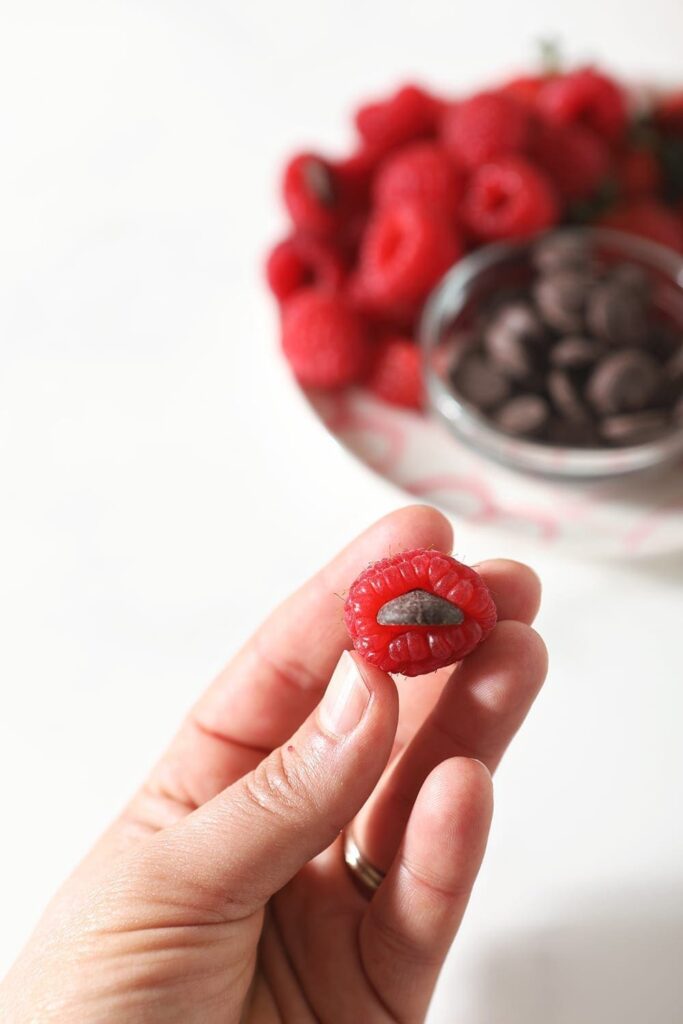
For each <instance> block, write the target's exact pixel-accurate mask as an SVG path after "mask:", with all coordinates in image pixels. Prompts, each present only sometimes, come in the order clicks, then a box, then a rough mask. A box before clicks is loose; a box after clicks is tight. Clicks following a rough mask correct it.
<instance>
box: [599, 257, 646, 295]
mask: <svg viewBox="0 0 683 1024" xmlns="http://www.w3.org/2000/svg"><path fill="white" fill-rule="evenodd" d="M609 277H610V281H612V282H613V283H614V284H617V285H618V286H620V287H622V286H623V287H625V288H629V289H630V290H631V291H634V292H638V294H639V295H641V296H642V297H643V298H645V299H649V297H650V291H651V284H650V279H649V277H648V276H647V274H646V273H645V271H644V270H643V269H642V268H641V267H637V266H636V265H635V263H618V264H617V265H616V266H615V267H613V268H612V270H611V271H610V275H609Z"/></svg>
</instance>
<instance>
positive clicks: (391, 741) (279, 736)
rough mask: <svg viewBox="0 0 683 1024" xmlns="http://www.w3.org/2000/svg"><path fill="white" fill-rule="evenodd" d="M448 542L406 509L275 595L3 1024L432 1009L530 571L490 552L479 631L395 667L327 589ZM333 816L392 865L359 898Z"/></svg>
mask: <svg viewBox="0 0 683 1024" xmlns="http://www.w3.org/2000/svg"><path fill="white" fill-rule="evenodd" d="M451 542H452V536H451V529H450V526H449V524H448V522H447V521H446V520H445V519H444V517H443V516H441V515H440V514H439V513H438V512H436V511H434V510H433V509H429V508H425V507H411V508H405V509H402V510H401V511H398V512H395V513H393V514H391V515H389V516H387V517H386V518H384V519H382V520H380V521H379V522H378V523H376V524H375V525H374V526H372V527H371V528H370V529H369V530H368V531H367V532H366V533H364V534H363V535H362V536H360V537H359V538H357V540H355V541H354V542H353V543H352V544H351V545H350V546H349V547H348V548H347V549H346V550H345V551H343V552H342V553H341V554H340V555H339V556H338V557H337V558H336V559H335V560H334V561H333V562H332V563H330V565H328V566H327V567H326V568H325V569H323V570H322V571H321V572H320V573H319V574H318V575H317V576H315V577H314V578H313V579H312V580H310V581H309V582H308V583H307V584H305V586H304V587H303V588H302V589H301V590H300V591H298V592H297V593H296V594H294V595H293V596H292V597H290V598H289V599H288V600H287V601H286V602H285V603H284V604H283V605H282V606H281V607H280V608H279V609H277V611H275V612H274V613H273V614H272V615H271V617H270V618H269V619H268V620H267V621H266V622H265V624H264V625H263V626H262V627H261V628H260V629H259V630H258V631H257V633H256V634H255V635H254V637H252V639H251V640H250V641H249V642H248V643H247V644H246V646H245V647H244V648H243V649H242V650H241V651H240V652H239V653H238V654H237V656H236V657H235V659H234V660H233V661H232V662H231V663H230V664H229V665H228V667H227V668H226V669H225V670H224V671H223V672H222V673H221V675H220V676H219V677H218V678H217V679H216V681H215V682H214V683H213V684H212V686H210V687H209V689H208V691H207V692H206V693H205V694H204V695H203V696H202V697H201V698H200V700H199V702H198V703H197V705H196V706H195V707H194V708H193V710H192V711H191V712H190V714H189V715H188V717H187V719H186V721H185V722H184V724H183V725H182V727H181V729H180V731H179V733H178V735H177V736H176V737H175V739H174V740H173V741H172V743H171V745H170V747H169V749H168V750H167V752H166V754H165V755H164V756H163V757H162V759H161V761H160V762H159V763H158V765H157V766H156V767H155V768H154V769H153V771H152V773H151V775H150V778H149V779H148V780H147V782H146V783H145V784H144V785H143V786H142V788H141V789H140V791H139V792H138V793H137V795H136V796H135V797H134V798H133V800H132V801H131V803H130V805H129V806H128V807H127V808H126V809H125V810H124V812H123V813H122V814H121V816H120V817H119V818H118V819H117V820H116V821H115V822H114V824H113V825H112V826H111V828H110V829H109V830H108V832H107V833H106V834H105V835H104V836H103V837H102V839H101V840H100V841H99V843H98V844H97V846H96V847H95V849H94V850H93V851H92V853H91V854H90V855H89V856H88V857H87V858H86V860H85V861H84V862H83V864H81V865H80V867H79V868H78V869H77V870H76V872H75V873H74V875H73V876H72V877H71V878H70V879H69V880H68V881H67V883H66V884H65V885H64V887H63V888H62V890H61V891H60V892H59V893H58V895H57V896H56V898H55V899H54V900H53V902H52V904H51V905H50V906H49V907H48V909H47V911H46V913H45V916H44V917H43V919H42V921H41V922H40V924H39V926H38V928H37V930H36V932H35V933H34V935H33V936H32V938H31V939H30V941H29V944H28V946H27V948H26V949H25V950H24V952H23V953H22V955H21V957H20V958H19V960H18V961H17V963H16V964H15V966H14V968H13V969H12V970H11V971H10V974H9V975H8V977H7V978H6V980H5V982H4V984H3V986H2V988H1V989H0V1017H1V1018H2V1020H3V1021H5V1022H7V1024H28V1022H31V1024H43V1022H51V1021H59V1022H60V1024H70V1022H78V1024H93V1022H98V1024H100V1022H108V1021H116V1022H118V1024H128V1022H143V1021H144V1022H145V1024H155V1022H157V1021H159V1022H164V1024H173V1022H175V1021H177V1022H182V1024H193V1022H195V1021H196V1022H201V1024H214V1022H216V1024H219V1022H220V1024H232V1022H235V1024H237V1022H243V1021H244V1022H254V1024H271V1022H273V1024H275V1022H294V1021H296V1022H299V1021H301V1022H315V1021H326V1022H332V1021H334V1024H347V1022H348V1024H357V1022H358V1021H362V1022H363V1024H375V1022H377V1024H380V1022H381V1024H389V1022H402V1024H413V1022H418V1021H421V1020H423V1019H424V1015H425V1013H426V1009H427V1006H428V1003H429V1000H430V997H431V993H432V990H433V987H434V985H435V982H436V979H437V976H438V973H439V970H440V968H441V965H442V963H443V960H444V958H445V956H446V953H447V951H448V948H449V946H450V944H451V941H452V939H453V937H454V935H455V933H456V931H457V929H458V926H459V924H460V920H461V918H462V915H463V913H464V910H465V907H466V904H467V901H468V898H469V894H470V891H471V888H472V885H473V882H474V879H475V876H476V874H477V871H478V868H479V865H480V862H481V858H482V856H483V853H484V847H485V844H486V838H487V834H488V829H489V823H490V818H491V809H492V791H491V778H490V774H489V772H490V771H492V770H493V769H494V768H495V767H496V765H497V763H498V762H499V760H500V758H501V756H502V754H503V752H504V750H505V748H506V747H507V745H508V743H509V741H510V739H511V738H512V736H513V735H514V733H515V732H516V730H517V729H518V727H519V725H520V724H521V722H522V720H523V719H524V717H525V715H526V713H527V711H528V709H529V707H530V705H531V703H532V702H533V699H534V697H535V696H536V693H537V691H538V689H539V687H540V685H541V683H542V681H543V678H544V676H545V672H546V655H545V649H544V646H543V644H542V642H541V640H540V639H539V638H538V636H537V635H536V634H535V633H534V632H533V630H532V629H530V628H529V625H528V623H530V622H531V621H532V620H533V618H534V615H535V613H536V610H537V607H538V601H539V585H538V581H537V579H536V577H535V576H534V574H533V573H532V572H531V571H530V570H529V569H527V568H525V567H524V566H522V565H519V564H518V563H515V562H506V561H492V562H486V563H483V564H482V565H480V566H479V567H478V571H479V572H480V573H481V575H482V576H483V577H484V579H485V580H486V581H487V583H488V585H489V587H490V589H491V592H492V594H493V596H494V599H495V601H496V605H497V607H498V616H499V621H498V624H497V626H496V627H495V629H494V631H493V632H492V634H491V635H490V637H489V638H488V639H487V640H486V642H485V643H484V644H482V646H481V647H480V648H479V649H478V650H477V651H476V652H474V653H473V654H472V655H471V656H470V657H469V658H467V659H466V660H465V661H464V662H462V663H461V664H460V665H459V666H457V667H456V668H455V669H452V668H451V669H443V670H441V671H440V672H437V673H434V674H433V675H432V676H429V677H424V678H422V679H418V680H408V681H407V682H404V681H402V680H399V682H398V683H394V681H393V680H392V679H391V678H390V677H389V676H387V675H385V674H383V673H382V672H380V671H378V670H377V669H375V668H373V667H371V666H369V665H367V664H365V663H364V662H363V661H361V660H360V659H358V657H357V656H356V655H350V654H348V653H343V652H344V650H345V648H347V647H348V646H349V640H348V637H347V635H346V632H345V629H344V626H343V622H342V614H341V607H340V603H339V599H338V598H337V597H336V596H335V595H336V594H337V593H339V592H340V591H342V590H344V589H345V588H347V587H348V586H349V584H350V583H351V582H352V580H353V579H354V578H355V577H356V575H357V574H358V573H359V572H360V570H361V569H363V568H364V567H365V566H366V565H367V563H368V562H370V561H373V560H375V559H378V558H380V557H383V556H385V555H388V554H392V553H395V552H397V551H399V550H403V549H407V548H416V547H429V546H434V547H435V548H438V549H439V550H443V551H450V548H451ZM340 659H341V660H340ZM335 665H336V669H335ZM333 673H334V675H333ZM331 676H332V682H330V684H329V686H327V684H328V681H329V680H330V677H331ZM326 687H327V689H326ZM323 694H324V696H323ZM321 697H322V701H321ZM347 826H348V827H349V829H352V831H353V836H354V838H355V840H356V842H357V844H358V846H359V847H360V849H361V850H362V851H363V854H364V856H365V857H366V858H367V860H368V861H369V862H370V863H372V864H373V865H376V866H377V867H378V868H379V869H381V870H382V871H383V872H385V873H386V877H385V878H384V880H383V881H382V883H381V885H380V886H379V888H378V889H377V891H376V892H375V894H374V896H372V898H371V899H368V898H367V894H363V893H362V892H361V891H359V889H358V888H357V886H355V885H354V883H353V881H352V879H351V876H350V874H349V872H348V869H347V867H346V865H345V863H344V858H343V839H342V837H341V835H340V833H341V831H342V830H343V829H345V828H346V827H347Z"/></svg>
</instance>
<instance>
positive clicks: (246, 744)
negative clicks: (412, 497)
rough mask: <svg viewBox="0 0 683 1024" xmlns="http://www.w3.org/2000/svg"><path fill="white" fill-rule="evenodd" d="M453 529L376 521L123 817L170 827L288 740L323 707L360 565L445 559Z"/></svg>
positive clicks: (206, 701) (285, 616) (436, 518)
mask: <svg viewBox="0 0 683 1024" xmlns="http://www.w3.org/2000/svg"><path fill="white" fill-rule="evenodd" d="M452 538H453V534H452V529H451V526H450V524H449V522H448V520H447V519H445V517H444V516H442V515H441V513H440V512H437V511H436V510H435V509H432V508H429V507H427V506H423V505H414V506H410V507H408V508H403V509H400V510H398V511H396V512H392V513H391V514H390V515H388V516H385V517H384V518H383V519H380V520H379V521H378V522H376V523H375V524H374V525H373V526H371V527H370V528H369V529H368V530H366V531H365V533H363V534H361V535H360V536H359V537H358V538H356V540H354V541H353V542H352V543H351V544H350V545H349V546H348V547H347V548H346V549H345V550H344V551H342V552H341V554H339V555H337V557H336V558H335V559H333V561H332V562H330V563H329V565H327V566H326V567H325V568H324V569H322V570H321V571H320V572H319V573H317V575H315V576H314V577H313V578H312V579H310V580H309V581H308V582H307V583H305V584H304V585H303V587H301V589H300V590H298V591H297V592H296V593H295V594H293V595H292V597H290V598H289V599H288V600H286V601H285V602H284V604H282V605H281V606H280V607H279V608H278V609H277V610H276V611H275V612H273V613H272V614H271V615H270V617H269V618H268V619H267V620H266V622H265V623H264V625H263V626H262V627H261V628H260V629H259V630H258V631H257V633H256V634H255V635H254V636H253V637H252V638H251V639H250V640H249V641H248V643H247V644H246V646H245V647H244V648H243V649H242V651H240V653H239V654H238V655H237V656H236V658H235V659H234V660H233V661H232V662H231V663H230V664H229V665H228V666H227V667H226V668H225V669H224V671H223V672H221V674H220V675H219V676H218V678H217V679H216V681H215V682H214V683H213V684H212V685H211V686H210V687H209V689H208V690H207V692H206V693H205V694H204V695H203V697H201V698H200V700H199V702H198V704H197V705H196V707H195V708H194V709H193V710H192V712H191V713H190V715H189V716H188V718H187V720H186V721H185V723H184V724H183V726H182V727H181V730H180V732H179V733H178V735H177V736H176V738H175V739H174V740H173V742H172V744H171V746H170V748H169V749H168V750H167V752H166V753H165V755H164V756H163V758H162V759H161V761H160V763H159V764H158V765H157V766H156V768H155V769H154V771H153V773H152V777H151V779H150V780H149V782H148V783H147V784H146V785H145V787H144V788H143V790H142V791H141V792H140V793H139V794H138V795H137V796H136V797H135V799H134V801H133V804H132V805H131V806H130V807H129V808H128V809H127V812H126V816H127V819H128V820H129V821H130V820H134V821H136V822H140V823H143V824H144V823H145V822H148V823H149V825H150V827H152V828H162V827H167V826H168V825H169V824H172V823H173V821H175V820H177V819H178V818H181V817H184V816H185V815H186V814H187V813H189V812H190V811H192V810H193V809H194V808H196V807H199V806H200V805H201V804H203V803H205V802H206V801H207V800H210V799H211V798H212V797H213V796H215V795H216V794H217V793H220V792H221V790H223V789H224V788H225V787H226V786H228V785H230V783H232V782H233V781H234V780H235V779H237V778H239V777H240V776H241V775H243V774H245V773H246V772H248V771H251V770H252V769H253V768H254V767H255V766H256V765H257V764H258V762H259V761H260V760H261V759H262V758H263V757H264V756H265V755H266V754H267V753H268V752H269V751H270V750H272V749H273V748H274V747H276V746H278V744H280V743H282V742H284V740H285V739H286V738H287V737H288V736H291V734H292V733H293V732H294V730H295V729H297V728H298V726H299V725H300V724H301V722H302V721H303V720H304V719H305V718H306V716H307V715H308V714H309V713H310V712H311V710H312V709H313V708H314V707H315V706H316V704H317V703H318V701H319V700H320V696H321V694H322V692H323V690H324V688H325V686H326V684H327V681H328V679H329V677H330V674H331V673H332V670H333V668H334V666H335V664H336V662H337V660H338V659H339V656H340V654H341V652H342V650H344V648H346V647H350V641H349V637H348V635H347V632H346V629H345V627H344V622H343V599H342V598H341V597H340V595H341V594H342V593H343V592H344V591H345V590H346V589H347V588H348V587H349V585H350V584H351V583H352V582H353V580H354V579H355V577H356V576H357V575H358V573H359V572H361V570H362V569H364V568H365V567H366V566H367V564H368V563H369V562H371V561H374V560H375V559H378V558H383V557H384V556H386V555H390V554H392V553H395V552H397V551H401V550H404V549H406V548H411V547H436V548H438V549H439V550H442V551H449V550H450V547H451V544H452Z"/></svg>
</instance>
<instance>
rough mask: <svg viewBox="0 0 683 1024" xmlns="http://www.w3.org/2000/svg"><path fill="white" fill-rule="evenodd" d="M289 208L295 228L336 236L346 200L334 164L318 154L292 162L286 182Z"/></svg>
mask: <svg viewBox="0 0 683 1024" xmlns="http://www.w3.org/2000/svg"><path fill="white" fill-rule="evenodd" d="M282 194H283V196H284V200H285V205H286V206H287V209H288V210H289V215H290V217H291V218H292V221H293V222H294V225H295V227H297V228H299V229H300V230H301V231H312V232H314V233H315V234H321V235H329V234H333V233H334V231H335V229H336V228H337V227H338V225H339V223H340V220H341V217H342V215H343V212H344V211H343V207H344V203H343V197H342V193H341V188H340V184H339V180H338V176H337V174H336V171H335V168H334V167H333V165H332V164H331V163H330V162H329V161H327V160H323V158H322V157H320V156H317V155H316V154H315V153H300V154H299V155H298V156H295V157H294V158H293V159H292V160H290V161H289V163H288V164H287V166H286V168H285V173H284V177H283V180H282Z"/></svg>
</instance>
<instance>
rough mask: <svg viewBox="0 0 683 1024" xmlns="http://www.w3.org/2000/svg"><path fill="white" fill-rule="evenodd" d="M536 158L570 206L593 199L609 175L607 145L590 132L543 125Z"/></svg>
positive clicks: (571, 125)
mask: <svg viewBox="0 0 683 1024" xmlns="http://www.w3.org/2000/svg"><path fill="white" fill-rule="evenodd" d="M533 154H534V157H535V158H536V160H537V161H538V163H539V164H540V166H541V167H542V168H543V170H544V171H546V173H547V174H548V175H549V176H550V178H551V179H552V181H553V183H554V184H555V186H556V187H557V190H558V191H559V193H560V194H561V195H562V197H563V198H564V199H566V200H567V202H570V203H572V202H577V201H580V200H582V199H587V198H589V196H591V195H592V194H593V193H594V192H595V191H596V190H597V189H598V187H599V186H600V185H601V184H602V182H603V181H605V179H606V178H607V177H608V175H609V172H610V165H611V157H610V152H609V149H608V148H607V145H606V144H605V143H604V142H603V140H602V139H601V138H600V137H599V136H598V135H596V134H595V132H592V131H591V130H590V129H589V128H583V127H582V126H581V125H578V124H576V125H574V124H567V125H563V124H552V123H545V124H544V123H540V124H539V125H538V128H537V132H536V138H535V139H534V145H533Z"/></svg>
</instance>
